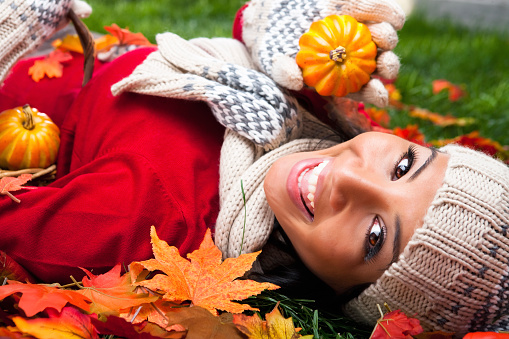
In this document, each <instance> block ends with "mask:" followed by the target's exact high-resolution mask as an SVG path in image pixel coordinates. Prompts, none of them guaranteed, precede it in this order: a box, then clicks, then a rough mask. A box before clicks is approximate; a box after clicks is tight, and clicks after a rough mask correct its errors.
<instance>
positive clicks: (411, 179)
mask: <svg viewBox="0 0 509 339" xmlns="http://www.w3.org/2000/svg"><path fill="white" fill-rule="evenodd" d="M429 149H430V150H431V154H430V156H429V157H428V159H426V161H425V162H424V164H422V165H421V167H419V168H418V169H417V171H415V172H414V174H412V175H411V176H410V178H408V180H407V182H410V181H413V180H415V178H417V177H418V176H419V174H421V173H422V171H424V170H425V169H426V167H428V166H429V165H431V163H432V162H433V160H435V159H436V157H437V154H438V152H437V150H436V149H435V148H434V147H430V148H429Z"/></svg>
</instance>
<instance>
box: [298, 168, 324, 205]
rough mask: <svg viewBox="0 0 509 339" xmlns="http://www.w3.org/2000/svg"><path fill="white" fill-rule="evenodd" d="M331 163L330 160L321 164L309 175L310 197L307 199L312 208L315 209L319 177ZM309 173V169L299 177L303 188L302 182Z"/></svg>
mask: <svg viewBox="0 0 509 339" xmlns="http://www.w3.org/2000/svg"><path fill="white" fill-rule="evenodd" d="M328 163H329V161H328V160H325V161H324V162H322V163H320V164H319V165H318V166H316V167H315V168H313V171H312V172H311V173H310V174H309V176H308V180H307V185H308V187H307V188H308V192H309V193H308V195H307V198H308V200H309V201H310V203H311V207H313V208H315V202H314V200H315V193H316V184H317V183H318V177H319V176H320V173H321V172H322V170H323V169H324V168H325V166H327V164H328ZM308 171H309V169H307V170H305V171H303V172H302V173H301V174H300V176H299V179H298V181H299V187H301V182H302V178H303V177H304V175H305V174H306V173H307V172H308Z"/></svg>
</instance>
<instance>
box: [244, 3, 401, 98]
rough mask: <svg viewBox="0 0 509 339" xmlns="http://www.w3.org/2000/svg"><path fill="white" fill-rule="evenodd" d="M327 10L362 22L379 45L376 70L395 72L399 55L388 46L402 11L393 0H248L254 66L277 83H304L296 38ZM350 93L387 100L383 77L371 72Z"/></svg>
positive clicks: (293, 85) (386, 75)
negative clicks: (378, 77)
mask: <svg viewBox="0 0 509 339" xmlns="http://www.w3.org/2000/svg"><path fill="white" fill-rule="evenodd" d="M331 14H337V15H344V14H347V15H350V16H352V17H354V18H355V19H357V20H358V21H360V22H363V23H365V24H366V25H367V26H368V27H369V30H370V31H371V35H372V38H373V41H374V42H375V43H376V45H377V46H378V48H379V49H380V50H381V51H382V53H379V56H378V58H377V70H376V74H377V75H379V76H381V77H382V78H386V79H393V78H395V77H396V75H397V73H398V71H399V60H398V58H397V57H396V55H394V53H392V52H391V50H392V49H393V48H394V47H395V46H396V44H397V42H398V36H397V33H396V30H399V29H401V28H402V26H403V24H404V22H405V13H404V12H403V10H402V9H401V8H400V7H399V5H398V4H397V3H395V2H394V0H271V1H266V0H252V1H251V2H249V4H248V6H247V7H246V8H245V9H244V12H243V15H242V40H243V41H244V43H245V44H246V46H247V48H248V50H249V51H250V53H251V56H252V58H253V61H254V63H255V65H256V67H258V68H259V69H260V70H261V71H262V72H264V73H266V74H267V75H269V76H270V77H271V78H272V79H273V80H274V81H276V82H277V83H278V84H280V85H281V86H283V87H286V88H289V89H292V90H300V89H301V88H302V87H303V85H304V83H303V79H302V72H301V70H300V69H299V67H298V65H297V64H296V62H295V56H296V55H297V52H298V51H299V38H300V37H301V35H302V34H304V33H305V32H306V31H307V30H308V29H309V27H310V26H311V23H312V22H314V21H317V20H320V19H323V18H325V17H326V16H328V15H331ZM349 97H350V98H353V99H355V100H360V101H365V102H369V103H373V104H375V105H378V106H384V105H386V104H387V102H388V94H387V92H386V91H385V90H384V88H383V86H382V84H381V82H380V81H379V80H377V79H373V78H372V79H371V80H370V82H368V84H366V85H365V86H364V88H363V89H362V90H361V91H360V92H358V93H354V94H353V95H349Z"/></svg>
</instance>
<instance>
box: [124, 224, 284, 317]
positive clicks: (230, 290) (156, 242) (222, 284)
mask: <svg viewBox="0 0 509 339" xmlns="http://www.w3.org/2000/svg"><path fill="white" fill-rule="evenodd" d="M150 235H151V238H152V250H153V252H154V257H155V259H150V260H146V261H141V262H133V263H132V264H131V265H130V269H129V271H130V272H131V275H132V281H136V280H137V278H138V275H139V274H140V273H141V272H142V271H143V270H144V269H146V270H149V271H161V272H163V273H164V274H156V275H154V277H153V278H152V279H150V280H142V281H138V282H136V285H139V286H144V287H147V288H149V289H151V290H153V291H157V292H159V293H162V294H164V295H163V299H165V300H168V301H172V302H176V303H181V302H183V301H190V302H191V304H192V305H194V306H201V307H203V308H205V309H207V310H209V311H210V312H212V313H214V314H215V313H216V309H218V310H223V311H227V312H231V313H241V312H243V311H245V310H254V309H253V308H251V307H250V306H249V305H246V304H239V303H236V302H232V300H244V299H246V298H248V297H250V296H253V295H256V294H259V293H260V292H262V291H263V290H266V289H268V290H273V289H276V288H278V286H276V285H273V284H270V283H258V282H255V281H252V280H236V279H237V278H238V277H241V276H243V275H244V273H245V272H246V271H247V270H249V269H250V268H251V266H252V265H253V262H254V260H255V259H256V257H257V256H258V254H259V253H260V252H255V253H249V254H242V255H241V256H239V257H238V258H229V259H226V260H225V261H224V262H221V257H222V255H221V251H220V250H219V249H218V248H217V247H216V246H215V245H214V243H213V241H212V237H211V234H210V230H207V233H206V235H205V238H204V240H203V242H202V243H201V245H200V248H199V249H198V250H196V251H194V252H192V253H190V254H188V255H187V257H188V258H189V259H190V260H187V259H185V258H182V257H181V256H180V254H179V251H178V249H177V248H176V247H174V246H169V245H168V244H167V243H166V242H165V241H163V240H160V239H159V238H158V237H157V234H156V230H155V227H154V226H152V228H151V232H150Z"/></svg>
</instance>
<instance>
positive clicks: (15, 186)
mask: <svg viewBox="0 0 509 339" xmlns="http://www.w3.org/2000/svg"><path fill="white" fill-rule="evenodd" d="M31 179H32V174H22V175H20V176H19V177H16V178H14V177H3V178H2V179H0V194H4V195H7V196H9V198H11V199H12V200H14V201H15V202H17V203H20V202H21V201H20V200H19V199H18V198H16V197H15V196H14V195H12V193H11V192H14V191H19V190H22V189H27V190H33V189H37V187H31V186H21V185H24V184H25V183H26V182H27V181H29V180H31Z"/></svg>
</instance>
